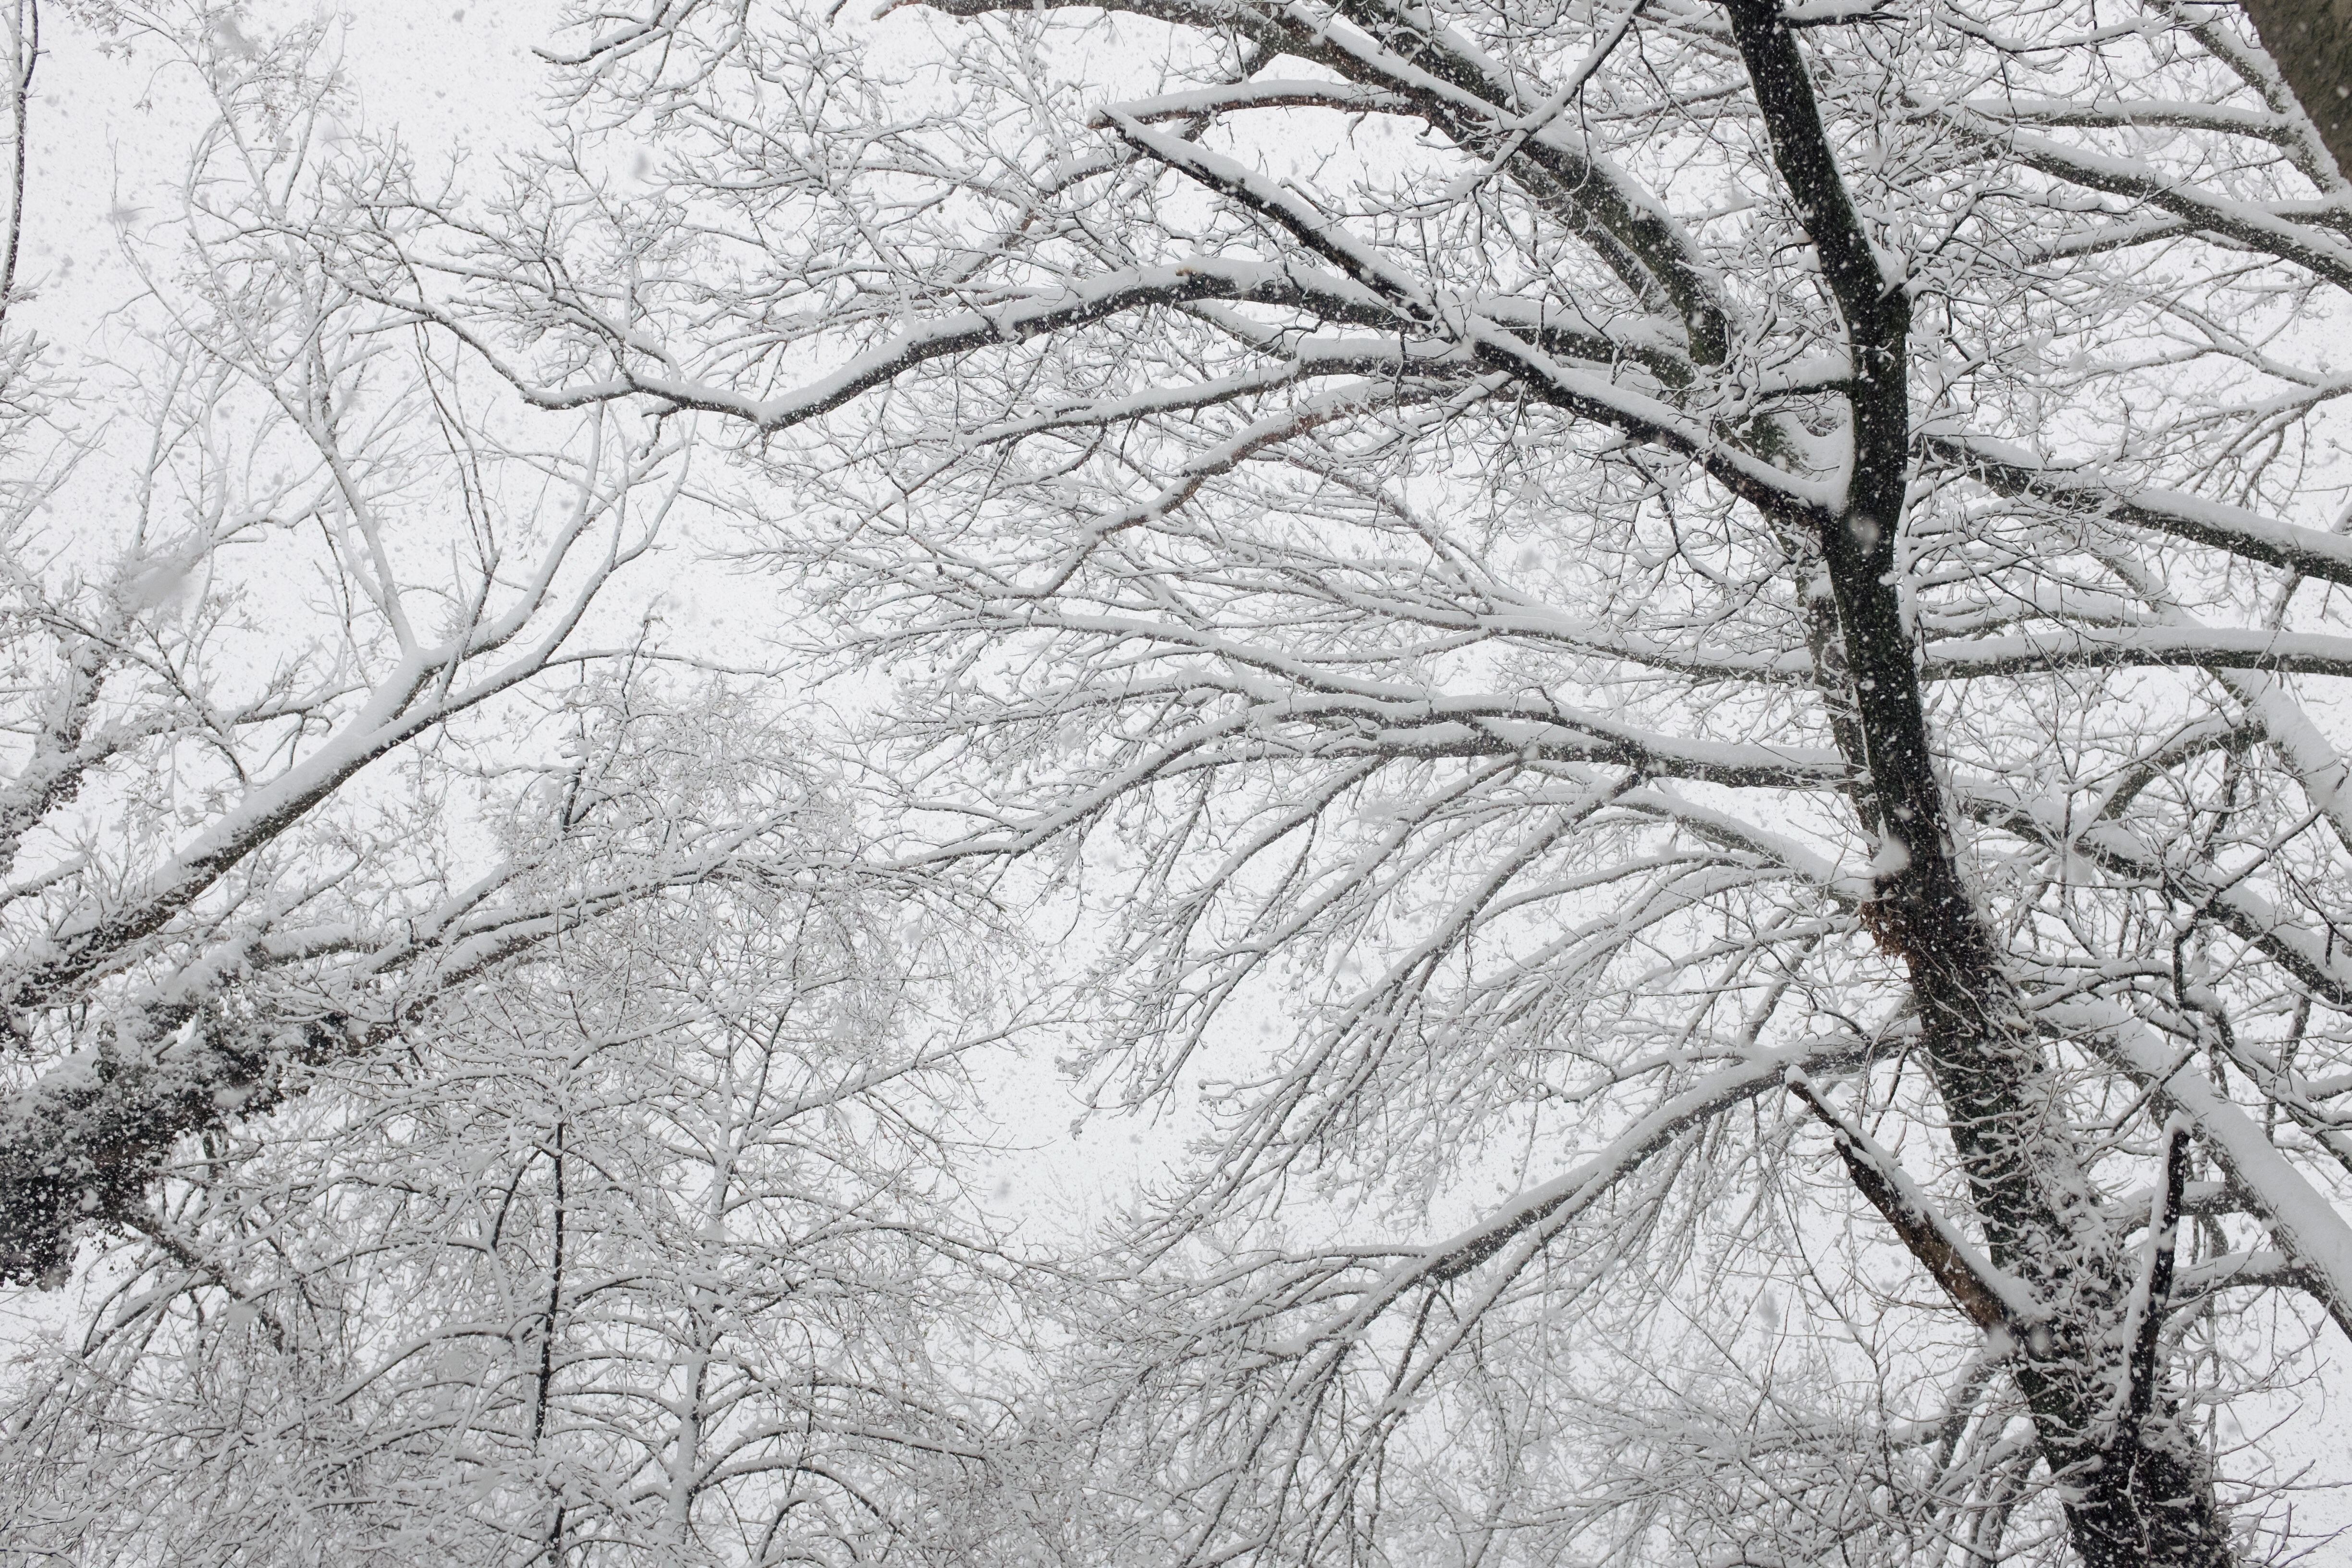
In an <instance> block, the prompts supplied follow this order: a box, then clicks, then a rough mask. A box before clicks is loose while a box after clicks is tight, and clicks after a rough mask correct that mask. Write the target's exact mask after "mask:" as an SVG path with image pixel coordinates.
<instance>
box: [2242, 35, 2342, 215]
mask: <svg viewBox="0 0 2352 1568" xmlns="http://www.w3.org/2000/svg"><path fill="white" fill-rule="evenodd" d="M2243 4H2244V6H2245V12H2246V20H2247V21H2249V22H2252V24H2253V26H2254V33H2255V35H2256V36H2257V37H2260V38H2261V39H2262V41H2263V49H2264V50H2266V51H2267V52H2268V53H2269V55H2270V57H2271V58H2272V59H2273V61H2274V62H2276V63H2277V66H2278V68H2279V75H2280V76H2282V77H2284V78H2285V79H2286V85H2287V89H2288V90H2289V91H2291V92H2293V93H2294V96H2295V98H2296V99H2297V100H2299V101H2300V102H2301V103H2302V104H2303V111H2304V112H2305V114H2308V115H2310V116H2311V121H2312V123H2313V124H2314V125H2315V126H2316V127H2317V128H2318V130H2319V139H2320V141H2321V142H2325V143H2326V147H2327V153H2328V156H2330V157H2332V158H2334V159H2335V160H2336V168H2337V169H2338V170H2339V171H2341V172H2342V173H2343V174H2346V176H2347V177H2352V0H2243Z"/></svg>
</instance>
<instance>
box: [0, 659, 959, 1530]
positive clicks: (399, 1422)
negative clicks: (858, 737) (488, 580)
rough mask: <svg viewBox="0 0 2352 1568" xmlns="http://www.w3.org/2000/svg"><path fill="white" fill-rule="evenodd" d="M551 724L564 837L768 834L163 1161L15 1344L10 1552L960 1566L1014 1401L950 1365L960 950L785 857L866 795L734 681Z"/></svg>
mask: <svg viewBox="0 0 2352 1568" xmlns="http://www.w3.org/2000/svg"><path fill="white" fill-rule="evenodd" d="M572 711H573V714H574V716H575V717H576V719H577V720H578V721H579V724H580V730H579V737H580V742H581V744H580V746H579V747H578V752H579V756H578V758H577V760H576V761H575V763H574V764H573V765H572V766H571V767H569V768H567V769H563V770H551V771H550V772H549V773H547V774H546V775H545V776H544V777H543V778H542V780H541V787H543V788H545V789H548V790H553V791H558V792H561V793H563V794H565V795H571V796H572V797H574V798H575V799H578V800H580V801H582V802H583V803H593V804H583V805H582V806H581V807H580V810H581V814H582V816H583V818H584V819H586V820H587V821H588V822H590V823H591V824H593V827H591V828H589V829H588V830H585V831H578V832H574V833H572V834H571V835H568V836H567V837H568V838H569V840H570V842H569V846H568V849H567V850H566V853H567V854H568V855H569V856H573V857H579V858H584V859H588V860H592V861H600V860H608V859H612V858H632V857H633V855H638V854H643V853H644V850H643V848H641V847H639V848H636V849H635V850H634V851H633V848H632V845H633V841H640V840H643V839H646V838H647V837H657V836H658V835H660V834H661V833H663V832H664V831H667V830H669V829H673V828H675V827H676V826H677V825H678V824H680V823H681V822H682V821H688V820H691V819H692V818H693V817H694V816H697V815H703V816H709V817H710V818H712V819H716V820H722V821H730V820H739V819H741V818H744V817H747V816H772V817H773V818H774V819H775V820H777V821H778V822H779V823H781V824H783V825H784V826H779V827H778V829H776V830H775V831H774V832H773V833H772V834H771V835H770V836H769V837H770V839H771V845H770V849H769V852H768V854H767V856H766V857H765V858H763V859H762V860H761V861H759V862H756V863H754V862H751V861H750V860H749V859H745V860H741V861H739V862H738V863H737V864H736V865H735V866H734V867H733V868H731V869H730V872H729V873H728V874H727V875H726V876H724V877H723V878H721V879H714V880H709V881H705V882H703V883H701V884H699V885H698V886H695V887H693V888H689V889H681V890H679V891H678V892H677V893H675V894H674V895H672V896H669V897H667V898H664V899H658V900H637V901H635V902H633V903H631V904H630V905H628V906H627V907H625V909H622V910H618V911H616V912H615V913H614V914H613V915H611V916H609V917H607V918H606V919H604V920H602V921H595V922H592V923H585V924H581V925H578V926H575V927H574V928H572V930H570V931H567V932H565V933H563V934H562V935H560V936H558V937H556V938H553V939H551V940H550V941H549V942H545V943H542V944H541V945H540V946H539V947H538V948H537V949H535V950H534V952H533V954H532V956H531V957H530V959H529V960H528V961H527V962H525V963H520V964H517V965H514V966H510V967H509V969H507V970H506V971H504V972H502V973H501V974H500V975H499V979H498V981H497V984H490V985H482V986H477V987H470V988H467V989H466V990H464V991H461V992H459V993H457V994H452V995H447V996H445V997H444V998H443V999H442V1000H441V1001H440V1002H439V1003H438V1004H437V1005H436V1006H435V1007H433V1008H432V1009H431V1010H430V1011H429V1012H428V1013H426V1014H425V1015H424V1016H423V1017H422V1018H421V1019H420V1020H419V1023H418V1026H415V1027H413V1028H411V1029H409V1030H408V1031H405V1032H404V1041H405V1048H404V1049H402V1050H400V1051H398V1052H383V1053H376V1054H373V1055H371V1056H363V1057H352V1056H349V1055H341V1054H339V1055H336V1056H333V1057H331V1058H327V1059H326V1060H325V1061H324V1062H322V1063H321V1065H320V1067H319V1068H318V1069H317V1070H316V1072H315V1074H314V1075H313V1080H312V1082H311V1084H310V1089H309V1092H308V1093H307V1094H305V1095H304V1096H303V1097H302V1098H301V1099H299V1100H295V1101H291V1102H289V1104H288V1105H286V1106H285V1107H284V1108H283V1109H282V1110H278V1112H276V1113H274V1114H271V1115H268V1116H261V1117H254V1118H247V1119H244V1120H242V1121H239V1122H238V1123H237V1124H236V1126H235V1127H234V1128H224V1129H220V1130H216V1131H212V1132H210V1133H208V1134H206V1135H205V1137H204V1138H203V1139H202V1140H201V1141H200V1143H198V1144H196V1145H191V1146H188V1147H186V1148H185V1150H184V1153H183V1154H182V1156H181V1157H180V1158H179V1159H177V1160H175V1161H174V1162H173V1163H172V1164H171V1165H170V1166H169V1167H167V1169H166V1170H165V1172H164V1175H163V1184H162V1194H161V1195H160V1197H159V1199H158V1201H157V1202H156V1205H155V1207H154V1210H153V1213H152V1220H151V1222H150V1224H149V1225H148V1226H147V1227H146V1234H145V1235H144V1236H140V1237H131V1238H129V1240H128V1241H127V1242H125V1243H122V1244H119V1245H118V1246H116V1247H113V1248H112V1249H110V1252H109V1253H108V1254H107V1255H105V1256H103V1257H101V1258H100V1259H98V1260H97V1261H96V1262H95V1263H94V1264H93V1265H92V1266H91V1267H90V1268H89V1270H88V1273H89V1279H90V1281H91V1283H90V1286H89V1294H90V1295H91V1296H92V1298H93V1300H92V1301H91V1302H90V1304H89V1306H88V1307H87V1308H85V1309H83V1310H80V1311H79V1312H78V1313H77V1314H76V1321H75V1322H74V1323H73V1324H72V1326H71V1329H70V1331H69V1333H68V1335H66V1336H64V1337H62V1338H61V1339H60V1340H59V1341H58V1342H54V1343H52V1344H49V1345H46V1346H41V1347H36V1348H32V1349H30V1350H29V1351H28V1353H27V1354H26V1358H25V1363H24V1364H23V1365H21V1366H20V1367H19V1368H18V1369H17V1379H18V1383H19V1391H18V1394H17V1397H16V1403H15V1405H14V1406H13V1407H12V1408H11V1409H10V1410H9V1412H8V1414H7V1416H6V1419H5V1428H0V1429H5V1437H6V1441H5V1445H4V1446H0V1476H5V1481H0V1491H5V1493H6V1494H7V1496H8V1497H9V1499H10V1502H9V1503H8V1504H6V1505H0V1508H5V1510H6V1511H5V1513H0V1519H5V1521H6V1529H7V1535H8V1539H9V1541H10V1543H11V1545H12V1547H21V1548H24V1549H26V1550H30V1551H34V1552H42V1551H44V1550H46V1551H47V1552H54V1553H55V1554H57V1555H58V1556H63V1557H68V1558H69V1559H71V1560H75V1561H82V1562H89V1563H117V1562H137V1561H153V1560H159V1559H162V1558H166V1557H168V1558H173V1559H178V1560H212V1559H219V1558H222V1557H230V1558H233V1559H234V1560H236V1561H242V1562H252V1563H317V1562H320V1561H322V1560H327V1559H332V1560H335V1561H339V1562H382V1563H412V1562H413V1563H485V1564H488V1563H543V1564H557V1563H568V1564H590V1563H661V1564H670V1563H681V1564H682V1563H781V1562H787V1561H790V1562H802V1563H832V1562H838V1563H855V1562H865V1561H871V1560H876V1559H879V1558H890V1559H907V1558H913V1559H915V1560H919V1561H969V1560H970V1550H969V1549H970V1547H971V1543H972V1542H974V1541H975V1540H977V1539H979V1538H980V1537H981V1534H982V1530H983V1525H984V1521H986V1519H987V1518H988V1517H989V1516H988V1515H987V1513H986V1512H985V1511H984V1510H982V1509H981V1508H979V1507H977V1506H975V1505H976V1504H977V1503H978V1502H980V1501H982V1500H984V1497H985V1491H986V1487H985V1483H986V1482H987V1480H988V1479H989V1473H988V1468H987V1464H986V1461H987V1458H988V1444H989V1442H990V1440H991V1437H992V1432H993V1430H994V1429H995V1428H996V1427H998V1426H1002V1425H1003V1411H1002V1409H1001V1408H1000V1407H999V1406H998V1405H995V1404H993V1403H992V1397H991V1393H990V1390H989V1389H988V1388H987V1387H986V1386H985V1381H984V1380H982V1383H981V1385H980V1386H977V1387H976V1386H975V1379H974V1377H973V1376H972V1375H971V1374H972V1373H973V1372H974V1371H975V1369H977V1368H980V1367H982V1366H983V1365H984V1364H985V1363H986V1362H987V1360H988V1359H989V1358H988V1357H987V1355H986V1354H985V1353H984V1352H985V1349H986V1345H987V1343H988V1335H989V1334H990V1333H991V1332H992V1325H993V1324H994V1323H995V1322H996V1321H998V1320H999V1318H1000V1317H1001V1314H999V1313H997V1312H995V1311H993V1310H986V1309H987V1304H988V1301H989V1299H990V1296H991V1293H992V1290H993V1289H995V1288H996V1284H997V1283H998V1282H996V1281H992V1272H993V1271H994V1270H995V1262H994V1259H995V1257H996V1254H995V1251H994V1246H993V1243H992V1239H991V1237H990V1234H989V1229H988V1226H986V1224H985V1223H984V1222H983V1221H982V1219H981V1218H980V1216H978V1215H977V1214H976V1213H974V1212H973V1210H972V1209H971V1205H970V1204H969V1202H968V1201H967V1197H966V1194H965V1191H964V1189H963V1186H962V1185H961V1184H960V1181H959V1174H958V1173H959V1172H960V1170H961V1167H962V1165H963V1163H964V1152H963V1150H962V1148H961V1143H962V1142H963V1140H962V1138H961V1135H960V1134H958V1133H957V1132H956V1131H955V1129H954V1122H953V1120H952V1116H951V1114H950V1101H951V1100H952V1098H953V1090H954V1089H955V1085H956V1083H957V1080H958V1079H959V1076H960V1068H959V1062H960V1060H961V1058H962V1057H963V1056H964V1055H965V1054H966V1053H968V1052H969V1051H971V1049H973V1048H974V1047H977V1046H980V1045H982V1044H984V1043H985V1040H984V1037H982V1034H981V1033H980V1032H979V1031H978V1030H977V1029H976V1028H975V1026H974V1024H975V1020H976V1019H977V1018H978V1017H980V1016H982V1012H983V1010H982V1009H981V1008H978V1007H975V1006H974V1005H973V1003H974V998H975V993H974V991H973V988H972V987H971V984H970V983H969V978H968V976H959V975H958V974H957V973H956V963H957V961H958V960H959V959H960V958H962V957H963V956H964V955H965V952H966V949H965V947H964V944H962V943H961V942H957V941H954V940H950V932H949V931H947V930H946V929H945V928H942V927H941V926H940V924H939V923H938V922H937V921H931V920H929V919H928V918H927V916H926V912H925V910H924V909H923V907H922V905H921V904H920V902H919V901H916V900H908V899H906V898H904V897H903V896H894V892H893V889H891V888H890V887H889V886H888V885H887V883H884V882H881V881H877V880H876V879H855V880H852V879H839V878H831V877H827V876H824V875H823V874H821V873H817V874H813V873H812V871H811V869H810V867H811V865H812V864H814V863H815V862H816V861H817V860H818V857H817V856H816V855H815V854H814V849H815V848H816V847H818V846H820V845H824V844H828V843H831V844H833V845H834V846H835V847H839V846H840V844H841V843H842V842H843V841H844V839H845V835H846V834H847V832H848V831H849V822H848V820H847V818H846V816H845V814H844V813H843V812H842V811H841V810H840V808H839V807H838V805H836V804H835V803H833V802H830V801H829V800H828V799H827V798H826V795H825V793H824V790H823V788H822V786H821V784H819V783H818V782H817V781H815V780H814V779H813V778H812V777H811V776H810V775H809V773H807V771H806V769H805V768H804V767H803V766H802V765H800V764H798V763H794V762H793V760H792V759H791V757H790V755H789V752H790V750H792V749H793V743H794V737H793V736H792V735H790V734H789V732H787V731H782V730H780V729H778V728H777V727H775V726H773V725H772V724H770V723H767V722H765V721H762V720H761V717H760V715H759V710H758V707H757V705H756V704H755V703H752V702H749V701H746V700H743V699H741V698H740V697H736V698H729V697H726V696H724V695H719V694H713V695H710V696H708V697H706V698H705V700H699V701H697V700H688V699H684V698H682V697H681V696H680V695H679V694H677V693H675V692H672V693H668V694H661V693H658V692H656V691H653V690H635V691H631V690H614V689H603V690H591V691H588V692H585V693H583V694H582V698H581V700H578V701H576V702H575V703H574V704H573V707H572ZM523 793H524V794H525V795H528V794H529V793H530V792H528V791H526V792H523ZM500 829H501V831H502V833H504V834H506V835H509V836H510V837H514V838H517V839H519V840H520V841H519V842H515V843H513V844H512V845H511V846H510V847H512V848H513V849H514V850H515V852H516V853H517V854H518V855H519V856H535V855H536V854H537V853H538V852H539V850H540V849H541V847H543V846H542V845H535V844H532V843H530V842H529V841H530V840H533V839H539V840H544V839H546V838H547V837H548V834H547V829H546V827H545V826H544V824H543V821H542V820H541V816H540V814H539V813H537V812H535V811H517V812H514V813H512V814H511V815H509V816H508V817H507V818H506V819H505V821H504V822H503V823H502V824H501V825H500ZM567 872H568V874H567ZM582 874H583V871H582V868H563V867H561V866H560V865H559V866H550V867H547V868H543V869H542V870H541V872H540V873H539V875H540V877H541V879H543V880H544V882H545V885H546V887H547V889H548V890H549V891H551V892H552V891H553V890H554V889H559V888H562V887H564V886H567V885H574V884H575V883H576V881H577V879H579V878H580V876H581V875H582ZM900 892H903V889H901V890H900ZM943 1003H952V1004H953V1006H952V1008H943V1006H942V1004H943ZM959 1358H961V1361H962V1363H963V1364H962V1365H961V1367H958V1366H957V1365H956V1364H955V1363H956V1361H957V1360H958V1359H959ZM960 1548H961V1550H959V1549H960Z"/></svg>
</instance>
